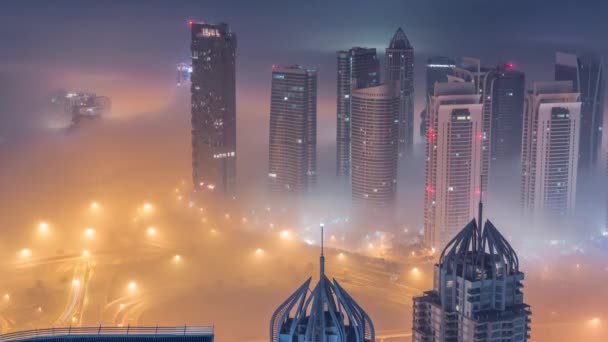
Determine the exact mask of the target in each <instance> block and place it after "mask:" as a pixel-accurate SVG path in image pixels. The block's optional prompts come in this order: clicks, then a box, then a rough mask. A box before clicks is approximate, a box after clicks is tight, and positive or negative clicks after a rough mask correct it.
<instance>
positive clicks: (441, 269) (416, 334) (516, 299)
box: [412, 196, 532, 342]
mask: <svg viewBox="0 0 608 342" xmlns="http://www.w3.org/2000/svg"><path fill="white" fill-rule="evenodd" d="M478 205H479V212H478V215H479V216H478V221H476V220H475V219H473V220H471V221H470V222H469V223H468V224H467V225H466V226H465V227H464V229H462V230H461V231H460V232H459V233H458V234H456V236H455V237H454V238H453V239H452V240H451V241H450V242H449V243H448V244H447V246H446V247H445V249H444V250H443V251H442V253H441V255H440V258H439V262H438V263H437V264H436V265H435V270H434V271H435V276H434V279H435V281H434V285H433V289H432V290H431V291H426V292H425V293H424V295H422V296H419V297H415V298H414V305H413V307H414V313H413V325H412V327H413V328H412V330H413V331H412V341H413V342H423V341H434V342H447V341H462V342H491V341H495V338H496V337H499V339H500V341H503V342H525V341H528V340H529V339H530V316H531V315H532V313H531V311H530V306H529V305H527V304H525V303H524V294H523V291H522V289H523V284H522V281H523V279H524V274H523V272H521V271H520V270H519V259H518V258H517V254H516V253H515V251H514V250H513V248H512V247H511V245H510V244H509V242H508V241H507V239H505V238H504V237H503V236H502V235H501V234H500V232H499V231H498V229H497V228H496V227H495V226H494V224H492V222H490V220H487V221H486V222H485V223H483V221H482V220H483V202H482V200H481V196H480V199H479V203H478ZM482 227H483V228H482Z"/></svg>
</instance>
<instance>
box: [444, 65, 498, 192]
mask: <svg viewBox="0 0 608 342" xmlns="http://www.w3.org/2000/svg"><path fill="white" fill-rule="evenodd" d="M454 75H455V76H457V77H459V78H460V79H462V80H464V81H466V82H472V83H473V84H474V85H475V93H476V94H479V95H481V97H480V101H481V104H482V105H483V106H482V111H481V122H482V131H481V176H482V178H481V181H482V183H481V187H482V188H483V189H486V190H487V189H488V182H489V178H490V177H489V175H490V160H491V154H490V153H491V142H492V140H491V132H492V99H493V97H492V93H493V91H492V86H493V84H494V80H495V79H496V70H494V69H490V68H486V67H482V66H481V61H480V60H479V59H477V58H471V57H463V58H462V61H461V67H456V68H454Z"/></svg>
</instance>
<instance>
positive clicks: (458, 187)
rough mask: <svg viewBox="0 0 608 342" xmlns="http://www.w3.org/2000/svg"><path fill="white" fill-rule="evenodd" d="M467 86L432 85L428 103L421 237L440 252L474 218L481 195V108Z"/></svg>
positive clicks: (477, 98)
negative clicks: (433, 88) (422, 232)
mask: <svg viewBox="0 0 608 342" xmlns="http://www.w3.org/2000/svg"><path fill="white" fill-rule="evenodd" d="M479 100H480V95H478V94H476V91H475V86H474V84H473V83H471V82H449V83H436V84H435V90H434V94H433V96H432V97H430V99H429V127H428V131H427V147H426V153H427V161H426V184H425V185H426V189H425V210H424V235H425V243H426V244H427V245H428V246H431V247H435V248H439V247H440V246H443V245H445V244H446V243H447V242H448V241H450V239H452V238H453V237H454V236H455V235H456V233H457V232H458V230H459V229H460V228H461V227H462V226H464V225H465V224H466V222H467V221H468V220H469V218H470V217H472V216H474V214H475V212H476V207H477V203H478V202H479V197H480V191H481V189H480V188H481V184H480V178H481V158H482V145H483V144H482V138H483V133H482V132H483V125H482V104H481V103H480V101H479Z"/></svg>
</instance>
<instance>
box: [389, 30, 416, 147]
mask: <svg viewBox="0 0 608 342" xmlns="http://www.w3.org/2000/svg"><path fill="white" fill-rule="evenodd" d="M385 68H386V71H385V78H386V81H387V82H395V81H396V82H397V84H398V85H399V154H400V155H403V153H404V152H405V151H408V150H410V149H411V147H412V145H413V144H414V48H413V47H412V44H410V41H409V40H408V39H407V36H406V35H405V33H404V32H403V30H402V29H401V28H399V29H398V30H397V32H395V35H394V36H393V38H392V39H391V42H390V44H389V46H388V48H387V49H386V53H385Z"/></svg>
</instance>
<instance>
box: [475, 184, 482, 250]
mask: <svg viewBox="0 0 608 342" xmlns="http://www.w3.org/2000/svg"><path fill="white" fill-rule="evenodd" d="M477 211H478V215H479V218H478V219H477V234H476V241H475V248H476V249H477V248H479V247H481V246H479V244H480V243H481V230H482V229H483V175H480V176H479V208H478V209H477Z"/></svg>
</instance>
